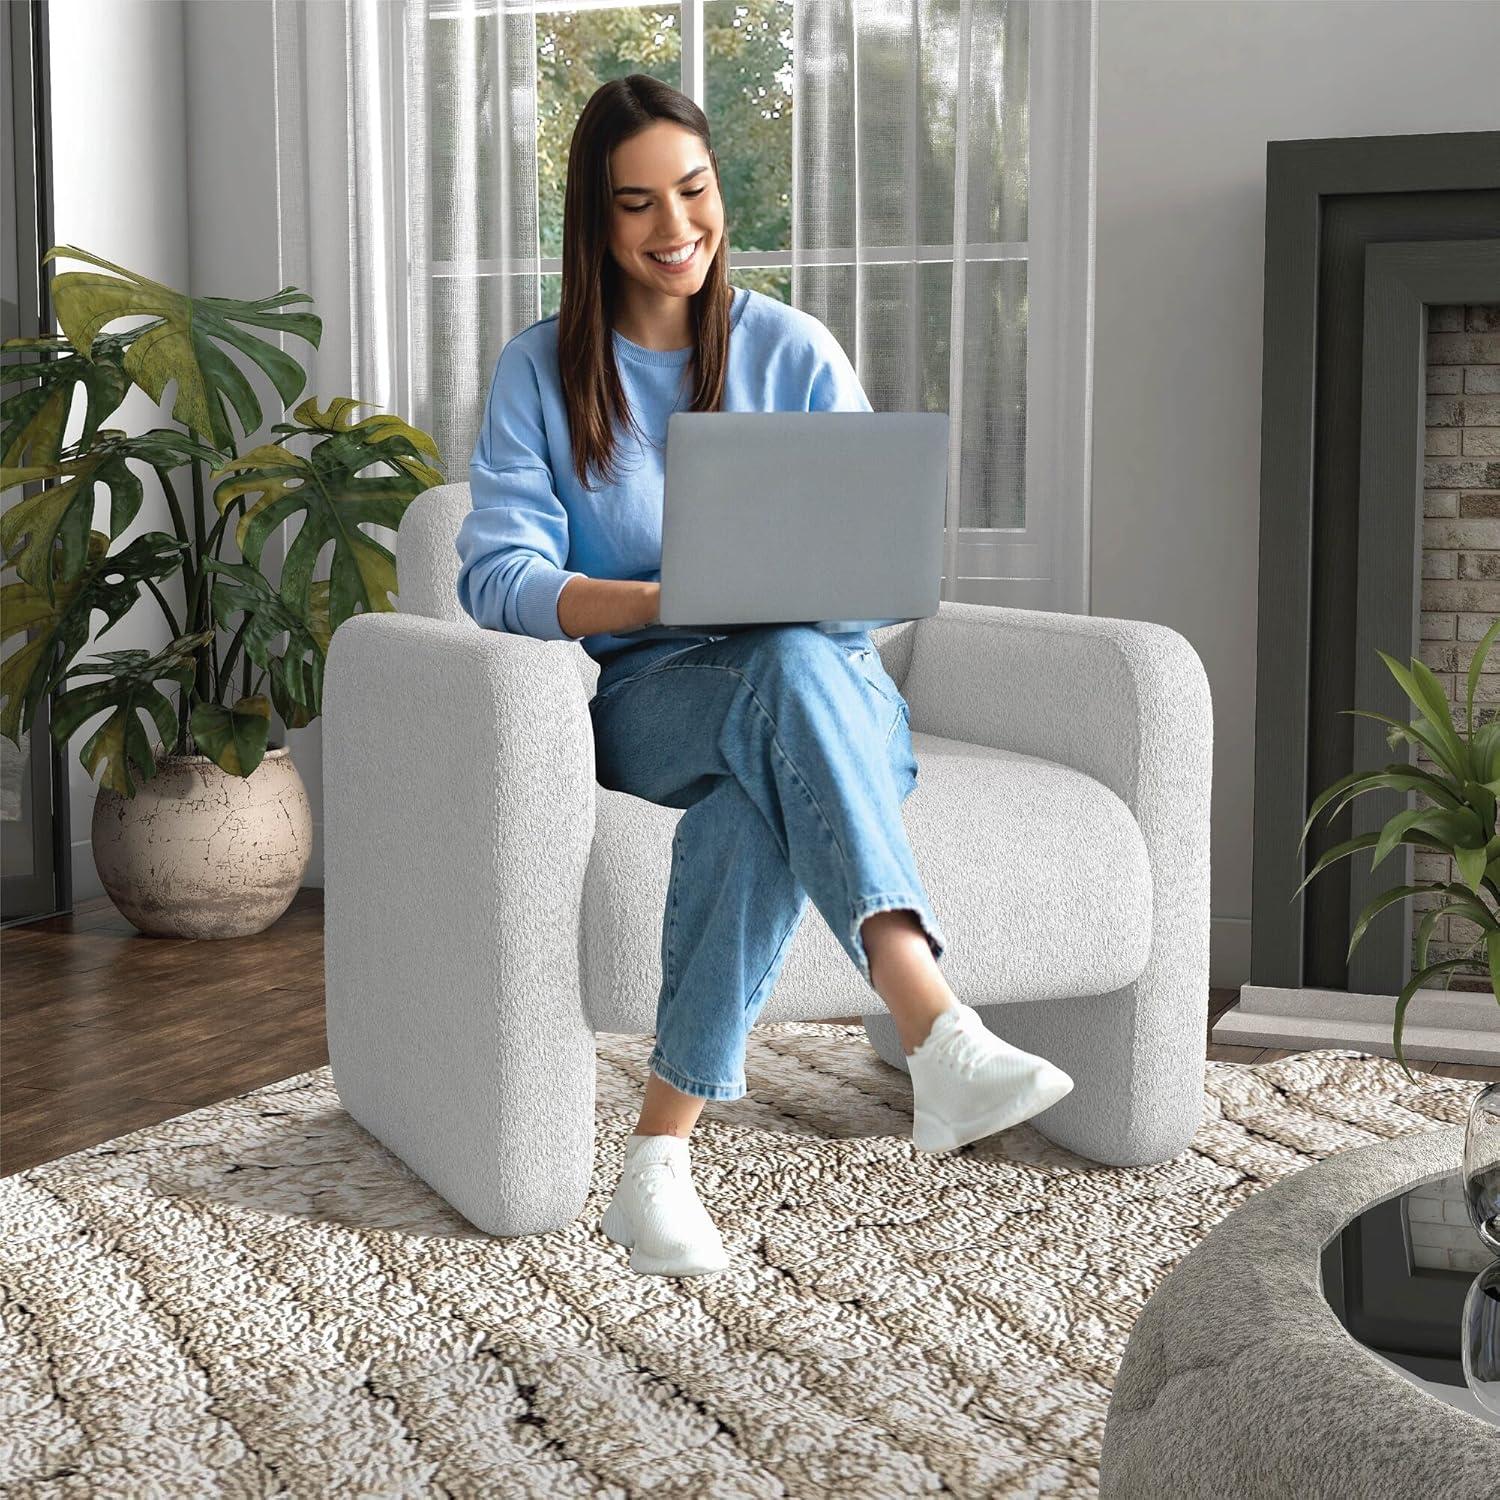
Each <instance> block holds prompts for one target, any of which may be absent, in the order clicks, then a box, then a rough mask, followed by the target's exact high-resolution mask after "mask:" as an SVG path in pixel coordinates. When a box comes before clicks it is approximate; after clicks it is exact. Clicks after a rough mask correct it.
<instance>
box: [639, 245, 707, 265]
mask: <svg viewBox="0 0 1500 1500" xmlns="http://www.w3.org/2000/svg"><path fill="white" fill-rule="evenodd" d="M702 243H703V241H702V239H701V237H700V238H699V239H696V240H694V241H693V243H692V245H691V246H690V247H689V248H688V249H686V250H683V251H679V252H678V253H679V254H680V255H681V257H682V258H681V259H680V260H675V261H673V260H662V259H661V258H660V257H659V256H658V255H657V254H656V253H655V252H654V251H652V250H648V251H647V252H646V254H647V255H648V256H650V257H651V259H652V260H653V261H655V263H656V264H657V265H659V266H660V267H661V268H662V270H663V271H685V270H686V269H687V268H688V267H689V266H690V265H692V263H693V260H694V258H695V257H696V256H697V254H698V246H699V245H701V244H702Z"/></svg>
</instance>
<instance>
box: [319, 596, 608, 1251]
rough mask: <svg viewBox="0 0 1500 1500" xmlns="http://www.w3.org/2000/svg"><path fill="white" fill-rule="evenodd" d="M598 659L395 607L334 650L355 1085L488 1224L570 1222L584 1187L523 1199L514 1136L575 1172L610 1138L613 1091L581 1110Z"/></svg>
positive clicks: (337, 849)
mask: <svg viewBox="0 0 1500 1500" xmlns="http://www.w3.org/2000/svg"><path fill="white" fill-rule="evenodd" d="M577 650H578V647H577V646H576V644H572V643H568V642H558V641H541V640H534V639H532V638H531V637H529V636H519V635H509V634H506V633H504V632H500V631H494V630H483V629H476V628H474V626H473V625H472V624H471V623H469V624H459V623H456V622H452V621H446V620H437V619H433V618H431V617H429V616H424V615H414V614H404V613H401V612H398V611H380V612H372V613H366V614H358V615H354V616H352V617H351V618H349V619H348V620H345V621H344V623H343V624H341V625H340V626H339V628H338V630H337V631H336V632H335V633H334V636H333V639H332V641H331V643H330V649H329V653H328V662H327V668H326V674H325V680H324V694H323V775H324V787H323V794H324V795H323V806H324V823H323V833H324V884H325V897H324V966H325V975H326V1005H327V1025H328V1044H329V1061H330V1063H331V1065H332V1068H333V1075H334V1081H335V1083H336V1085H337V1087H338V1090H339V1093H340V1095H341V1097H342V1099H343V1101H344V1104H345V1107H346V1108H347V1109H348V1110H349V1112H350V1114H351V1115H352V1116H353V1117H354V1118H355V1119H356V1120H357V1121H358V1122H359V1123H360V1124H362V1125H364V1126H365V1127H366V1128H367V1129H369V1130H370V1131H371V1132H372V1134H374V1135H375V1136H376V1137H377V1138H378V1139H380V1140H382V1141H384V1142H385V1144H386V1145H388V1146H389V1147H390V1148H391V1149H392V1150H394V1151H396V1153H397V1154H398V1155H399V1156H401V1157H402V1159H403V1160H404V1161H406V1163H407V1164H408V1165H409V1166H411V1167H412V1168H413V1170H415V1171H416V1172H417V1173H418V1174H419V1175H420V1176H422V1177H423V1178H424V1179H425V1180H426V1181H427V1182H429V1183H430V1184H432V1185H433V1186H434V1187H435V1188H437V1190H438V1191H439V1192H440V1193H442V1195H443V1196H444V1197H445V1198H447V1200H448V1201H449V1202H450V1203H452V1204H454V1205H455V1206H456V1207H458V1208H459V1209H460V1211H461V1212H464V1213H466V1214H467V1215H468V1216H469V1217H470V1218H471V1219H473V1221H474V1222H475V1223H480V1224H486V1223H493V1222H502V1221H503V1222H507V1223H531V1224H537V1223H544V1222H548V1217H547V1216H548V1215H549V1214H551V1213H553V1212H555V1209H556V1204H555V1202H554V1201H553V1199H554V1198H556V1197H557V1195H558V1194H563V1195H564V1196H569V1197H572V1196H577V1195H578V1194H579V1193H581V1192H582V1191H583V1187H581V1186H580V1185H579V1184H578V1183H575V1182H572V1181H571V1180H570V1181H569V1182H568V1183H566V1184H563V1185H562V1186H560V1187H559V1186H557V1185H555V1184H554V1185H552V1186H549V1187H548V1189H547V1191H546V1192H545V1193H543V1194H542V1195H541V1197H540V1198H539V1199H538V1201H537V1202H535V1203H529V1202H524V1201H521V1194H520V1192H519V1190H518V1189H514V1188H513V1187H512V1186H509V1185H507V1184H505V1183H497V1178H496V1171H497V1169H496V1166H495V1162H496V1155H495V1149H496V1148H495V1143H496V1142H497V1141H505V1142H507V1143H509V1146H508V1149H510V1147H513V1148H514V1150H515V1151H516V1152H521V1153H523V1154H524V1152H525V1151H528V1150H531V1149H532V1147H533V1146H534V1147H535V1148H536V1149H538V1150H541V1151H543V1152H550V1151H556V1152H557V1153H558V1159H559V1160H566V1161H568V1162H578V1161H586V1160H588V1159H589V1157H590V1152H591V1150H592V1140H593V1136H592V1131H593V1116H592V1096H591V1095H590V1101H589V1102H590V1109H589V1111H588V1112H587V1118H585V1117H584V1114H583V1113H582V1112H581V1111H580V1110H578V1109H575V1108H574V1107H573V1106H574V1105H575V1103H576V1102H577V1101H576V1099H575V1095H576V1093H577V1091H578V1089H579V1088H580V1087H583V1086H584V1085H583V1084H580V1082H579V1080H580V1079H583V1080H584V1083H585V1084H586V1085H587V1087H588V1089H589V1090H590V1091H591V1090H592V1080H593V1034H592V1031H591V1029H590V1028H589V1026H588V1023H587V1019H586V1017H585V1015H584V1011H583V1004H582V996H581V994H580V990H579V967H578V964H579V959H578V924H579V904H580V901H581V899H582V893H583V882H584V874H585V871H586V869H587V866H588V859H589V852H590V849H591V848H592V845H593V838H594V811H595V779H594V741H593V728H592V724H591V723H590V719H589V712H588V704H587V700H586V696H585V691H584V686H583V683H582V681H581V679H580V676H579V672H578V668H577V664H576V662H575V660H574V653H575V652H576V651H577ZM573 1136H576V1137H577V1138H576V1139H572V1137H573ZM565 1137H566V1138H567V1139H565ZM584 1186H586V1184H584ZM507 1195H508V1196H507ZM580 1201H581V1198H580ZM497 1205H499V1206H497ZM504 1232H507V1233H510V1232H519V1231H516V1230H514V1229H511V1230H506V1231H504Z"/></svg>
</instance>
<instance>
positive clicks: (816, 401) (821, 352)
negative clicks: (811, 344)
mask: <svg viewBox="0 0 1500 1500" xmlns="http://www.w3.org/2000/svg"><path fill="white" fill-rule="evenodd" d="M820 326H821V325H820ZM817 350H818V366H817V369H816V370H815V371H814V373H813V381H812V389H811V390H810V391H809V392H808V398H807V409H808V410H809V411H872V410H874V408H873V407H872V406H871V405H870V398H869V397H868V396H866V395H865V389H864V387H863V386H862V385H861V384H860V383H859V376H858V375H856V374H855V373H854V366H853V365H852V364H850V362H849V356H848V355H847V354H845V353H844V349H843V346H842V345H841V344H840V343H839V341H838V340H837V339H836V338H835V337H834V336H833V334H832V333H831V332H830V331H829V330H828V328H827V327H826V326H824V327H822V332H821V333H820V335H819V336H818V340H817Z"/></svg>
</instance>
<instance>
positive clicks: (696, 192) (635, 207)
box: [620, 188, 708, 214]
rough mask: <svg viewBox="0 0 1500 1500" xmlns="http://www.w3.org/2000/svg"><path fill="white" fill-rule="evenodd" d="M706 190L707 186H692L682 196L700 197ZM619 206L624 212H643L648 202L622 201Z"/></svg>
mask: <svg viewBox="0 0 1500 1500" xmlns="http://www.w3.org/2000/svg"><path fill="white" fill-rule="evenodd" d="M707 191H708V189H707V188H694V189H693V191H692V192H691V193H684V194H683V195H682V196H683V197H684V198H701V197H702V196H703V194H704V193H706V192H707ZM620 207H621V208H623V209H624V210H625V212H626V213H628V214H643V213H645V211H646V210H647V209H648V208H649V207H650V204H648V203H635V204H630V203H622V204H621V205H620Z"/></svg>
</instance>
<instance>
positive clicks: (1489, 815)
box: [1292, 620, 1500, 1078]
mask: <svg viewBox="0 0 1500 1500" xmlns="http://www.w3.org/2000/svg"><path fill="white" fill-rule="evenodd" d="M1497 634H1500V620H1496V621H1495V623H1494V624H1493V625H1491V626H1490V628H1489V629H1488V630H1487V631H1485V633H1484V638H1483V639H1482V640H1481V641H1480V642H1479V644H1478V645H1477V646H1476V647H1475V648H1474V656H1473V659H1472V660H1471V661H1470V663H1469V675H1468V693H1467V696H1466V701H1465V704H1464V709H1465V717H1466V724H1465V733H1463V734H1460V733H1459V731H1458V729H1457V728H1456V726H1455V725H1454V723H1453V716H1452V714H1451V713H1449V711H1448V695H1447V693H1446V692H1444V690H1443V685H1442V683H1440V682H1439V681H1438V680H1437V678H1436V677H1435V676H1434V675H1433V673H1432V671H1431V670H1430V669H1429V668H1428V667H1427V666H1425V665H1424V664H1423V663H1422V662H1420V661H1418V660H1416V658H1415V657H1413V658H1412V663H1411V669H1410V670H1409V671H1408V670H1407V669H1406V668H1405V667H1403V666H1402V665H1401V664H1400V663H1399V662H1398V661H1396V660H1395V659H1394V658H1392V657H1390V656H1387V655H1386V653H1385V652H1384V651H1382V652H1380V653H1379V655H1380V659H1381V660H1382V661H1383V662H1384V663H1385V664H1386V666H1387V667H1388V668H1389V669H1390V672H1391V675H1392V676H1393V677H1395V679H1396V681H1397V682H1399V683H1400V684H1401V687H1402V690H1403V691H1404V692H1405V693H1406V695H1407V697H1408V698H1410V699H1411V700H1412V702H1413V703H1414V704H1415V705H1416V707H1417V709H1418V710H1419V712H1418V715H1417V718H1416V720H1415V721H1414V722H1412V723H1409V724H1403V723H1402V722H1401V721H1400V720H1398V719H1392V718H1389V717H1388V716H1387V715H1385V714H1377V713H1371V712H1369V711H1368V710H1365V709H1358V708H1354V709H1341V710H1340V712H1342V713H1352V714H1358V715H1360V716H1361V717H1362V718H1367V719H1379V720H1380V721H1381V722H1382V723H1385V724H1389V725H1391V726H1392V728H1391V729H1390V730H1388V731H1387V733H1386V744H1387V745H1389V746H1390V747H1391V749H1393V750H1394V749H1395V748H1396V746H1397V745H1398V744H1399V743H1400V742H1401V741H1402V740H1405V741H1407V742H1408V743H1410V744H1412V745H1414V746H1415V745H1417V744H1421V745H1423V746H1424V747H1425V748H1426V750H1427V753H1428V755H1430V756H1431V757H1432V760H1433V762H1434V764H1435V765H1436V766H1437V767H1438V771H1437V773H1433V772H1429V771H1424V770H1422V769H1420V768H1419V767H1417V766H1414V765H1412V764H1410V763H1408V762H1404V761H1396V762H1393V763H1392V764H1391V765H1388V766H1386V767H1385V769H1384V770H1383V771H1353V772H1351V773H1350V774H1349V775H1348V776H1345V777H1343V778H1342V779H1341V780H1339V781H1336V782H1334V784H1333V785H1332V786H1330V787H1328V788H1327V789H1326V790H1325V791H1324V792H1323V793H1322V794H1321V795H1320V796H1319V797H1318V799H1317V801H1316V802H1314V803H1313V805H1312V811H1311V813H1309V814H1308V819H1307V822H1306V823H1305V824H1304V825H1303V827H1302V837H1301V838H1300V839H1298V840H1297V847H1298V848H1299V849H1300V848H1301V847H1302V844H1303V842H1304V841H1305V840H1306V838H1307V835H1308V831H1309V830H1310V829H1311V828H1312V825H1313V822H1314V820H1315V819H1316V818H1317V816H1318V814H1319V813H1320V812H1321V811H1322V810H1323V808H1324V807H1325V806H1327V805H1328V804H1329V803H1330V802H1332V801H1333V799H1334V798H1335V797H1338V798H1339V801H1338V803H1337V804H1336V805H1335V806H1334V808H1333V810H1332V811H1331V812H1330V813H1329V814H1328V817H1329V820H1330V821H1332V820H1333V819H1334V818H1335V817H1337V816H1338V814H1339V812H1340V811H1341V810H1342V808H1343V807H1344V806H1345V804H1347V803H1348V802H1351V801H1352V800H1353V799H1354V798H1355V797H1357V796H1359V795H1360V794H1361V793H1363V792H1367V791H1371V790H1373V789H1374V788H1376V787H1386V788H1389V789H1392V790H1395V791H1400V792H1417V793H1419V794H1421V795H1422V796H1424V797H1426V798H1427V799H1428V801H1429V802H1430V803H1433V804H1435V805H1433V806H1429V807H1412V808H1407V809H1406V810H1405V811H1403V812H1399V813H1397V814H1396V815H1395V817H1393V818H1391V819H1389V820H1388V821H1387V822H1386V824H1385V826H1384V827H1383V828H1382V829H1380V831H1379V832H1378V833H1362V834H1360V835H1359V836H1358V837H1357V838H1352V839H1350V840H1348V841H1347V842H1346V843H1342V844H1337V845H1335V846H1334V847H1333V848H1332V849H1329V850H1328V851H1327V852H1326V853H1325V854H1324V855H1323V857H1322V858H1321V859H1319V860H1318V862H1317V864H1315V865H1314V866H1313V867H1312V869H1311V870H1309V871H1308V873H1307V876H1306V879H1304V880H1303V881H1302V882H1301V884H1299V885H1298V887H1297V890H1298V891H1300V890H1301V889H1302V887H1303V886H1304V885H1306V884H1307V882H1308V881H1309V880H1311V879H1312V878H1313V876H1314V875H1316V874H1317V873H1318V872H1319V871H1320V870H1323V869H1326V868H1327V867H1328V866H1329V865H1330V864H1332V863H1333V862H1334V860H1336V859H1343V858H1344V857H1345V856H1346V855H1350V854H1353V853H1354V851H1355V850H1356V849H1370V848H1373V849H1374V853H1373V854H1372V855H1371V856H1370V868H1371V869H1374V867H1375V866H1376V865H1378V864H1379V863H1380V862H1381V860H1383V859H1384V858H1385V857H1386V856H1387V855H1388V854H1390V853H1392V852H1393V851H1394V850H1395V848H1396V846H1397V845H1398V844H1415V845H1418V846H1420V847H1422V848H1426V849H1435V850H1437V851H1438V852H1439V853H1441V854H1446V855H1450V856H1451V857H1452V859H1453V861H1454V863H1455V865H1456V866H1457V868H1458V874H1459V879H1457V880H1453V881H1442V880H1421V881H1417V882H1416V883H1415V884H1413V885H1397V886H1392V887H1391V888H1390V889H1389V890H1386V891H1382V892H1381V893H1380V894H1379V895H1378V896H1376V897H1375V898H1374V900H1372V901H1371V902H1370V903H1369V904H1368V905H1367V906H1366V907H1365V909H1364V910H1363V911H1362V912H1360V914H1359V916H1358V918H1357V919H1356V920H1355V924H1354V933H1353V936H1352V937H1351V938H1350V940H1349V954H1350V956H1352V955H1353V953H1354V950H1355V948H1356V947H1358V945H1359V940H1360V939H1361V938H1362V937H1363V936H1364V935H1365V929H1366V928H1367V927H1368V926H1369V925H1370V922H1371V920H1372V918H1374V917H1375V916H1376V915H1377V914H1378V913H1379V912H1381V911H1383V910H1384V909H1385V908H1386V907H1387V906H1391V905H1393V904H1394V903H1395V902H1397V901H1401V900H1403V899H1404V898H1406V897H1407V896H1414V895H1418V894H1423V893H1433V894H1436V895H1437V896H1438V903H1437V905H1435V906H1434V907H1433V908H1432V909H1431V910H1430V911H1429V912H1427V914H1426V915H1425V916H1424V917H1423V918H1422V921H1421V924H1420V926H1419V927H1418V928H1417V970H1418V972H1417V973H1415V974H1413V975H1412V977H1411V979H1410V980H1409V981H1408V982H1407V983H1406V985H1404V986H1403V987H1402V990H1401V993H1400V994H1399V995H1398V996H1397V997H1396V1011H1395V1031H1394V1035H1393V1048H1394V1051H1395V1054H1396V1060H1397V1061H1398V1062H1399V1063H1400V1064H1401V1066H1402V1068H1403V1069H1404V1070H1405V1072H1406V1075H1407V1077H1408V1078H1410V1077H1411V1076H1412V1074H1411V1069H1410V1068H1408V1067H1407V1066H1406V1058H1405V1056H1404V1055H1403V1054H1402V1050H1401V1030H1402V1026H1403V1025H1404V1023H1405V1019H1406V1007H1407V1005H1408V1004H1410V1002H1411V999H1412V997H1413V996H1414V995H1415V994H1416V992H1417V991H1418V990H1419V989H1420V988H1421V987H1422V986H1423V985H1424V984H1426V983H1427V981H1428V980H1430V979H1432V978H1433V977H1434V976H1435V975H1438V974H1441V975H1442V976H1443V988H1444V989H1447V988H1448V987H1449V981H1450V980H1451V979H1452V977H1453V972H1454V970H1455V969H1459V968H1463V967H1465V966H1470V967H1478V969H1479V971H1480V972H1481V973H1482V974H1483V973H1487V974H1488V977H1489V982H1490V988H1491V990H1492V991H1493V992H1494V995H1495V999H1496V1000H1497V1001H1500V921H1497V920H1496V914H1495V907H1494V905H1492V902H1497V901H1500V833H1497V831H1496V827H1495V807H1496V799H1497V798H1500V719H1491V720H1490V722H1489V723H1488V724H1485V725H1483V726H1482V727H1481V728H1480V729H1479V730H1478V731H1476V730H1475V728H1474V692H1475V689H1476V688H1477V687H1478V686H1479V674H1480V672H1481V671H1483V669H1484V659H1485V656H1486V654H1487V653H1488V651H1489V649H1490V645H1491V643H1492V642H1493V641H1494V639H1495V637H1496V635H1497ZM1292 894H1293V896H1295V895H1296V892H1295V891H1294V892H1293V893H1292ZM1487 898H1488V899H1487ZM1445 916H1458V917H1463V918H1466V919H1467V920H1468V921H1470V922H1472V923H1474V925H1475V926H1476V927H1477V928H1478V929H1479V936H1478V937H1477V938H1475V939H1474V941H1473V942H1472V943H1471V944H1470V945H1469V947H1468V948H1467V949H1466V950H1465V952H1464V953H1462V954H1460V955H1459V956H1458V957H1457V958H1445V959H1442V960H1440V961H1439V962H1437V963H1434V964H1429V963H1428V962H1427V945H1428V943H1429V942H1430V940H1431V938H1432V932H1433V929H1434V927H1436V925H1437V923H1438V920H1439V919H1440V918H1442V917H1445ZM1479 948H1483V949H1484V954H1483V956H1482V957H1481V956H1478V955H1477V953H1476V950H1477V949H1479Z"/></svg>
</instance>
